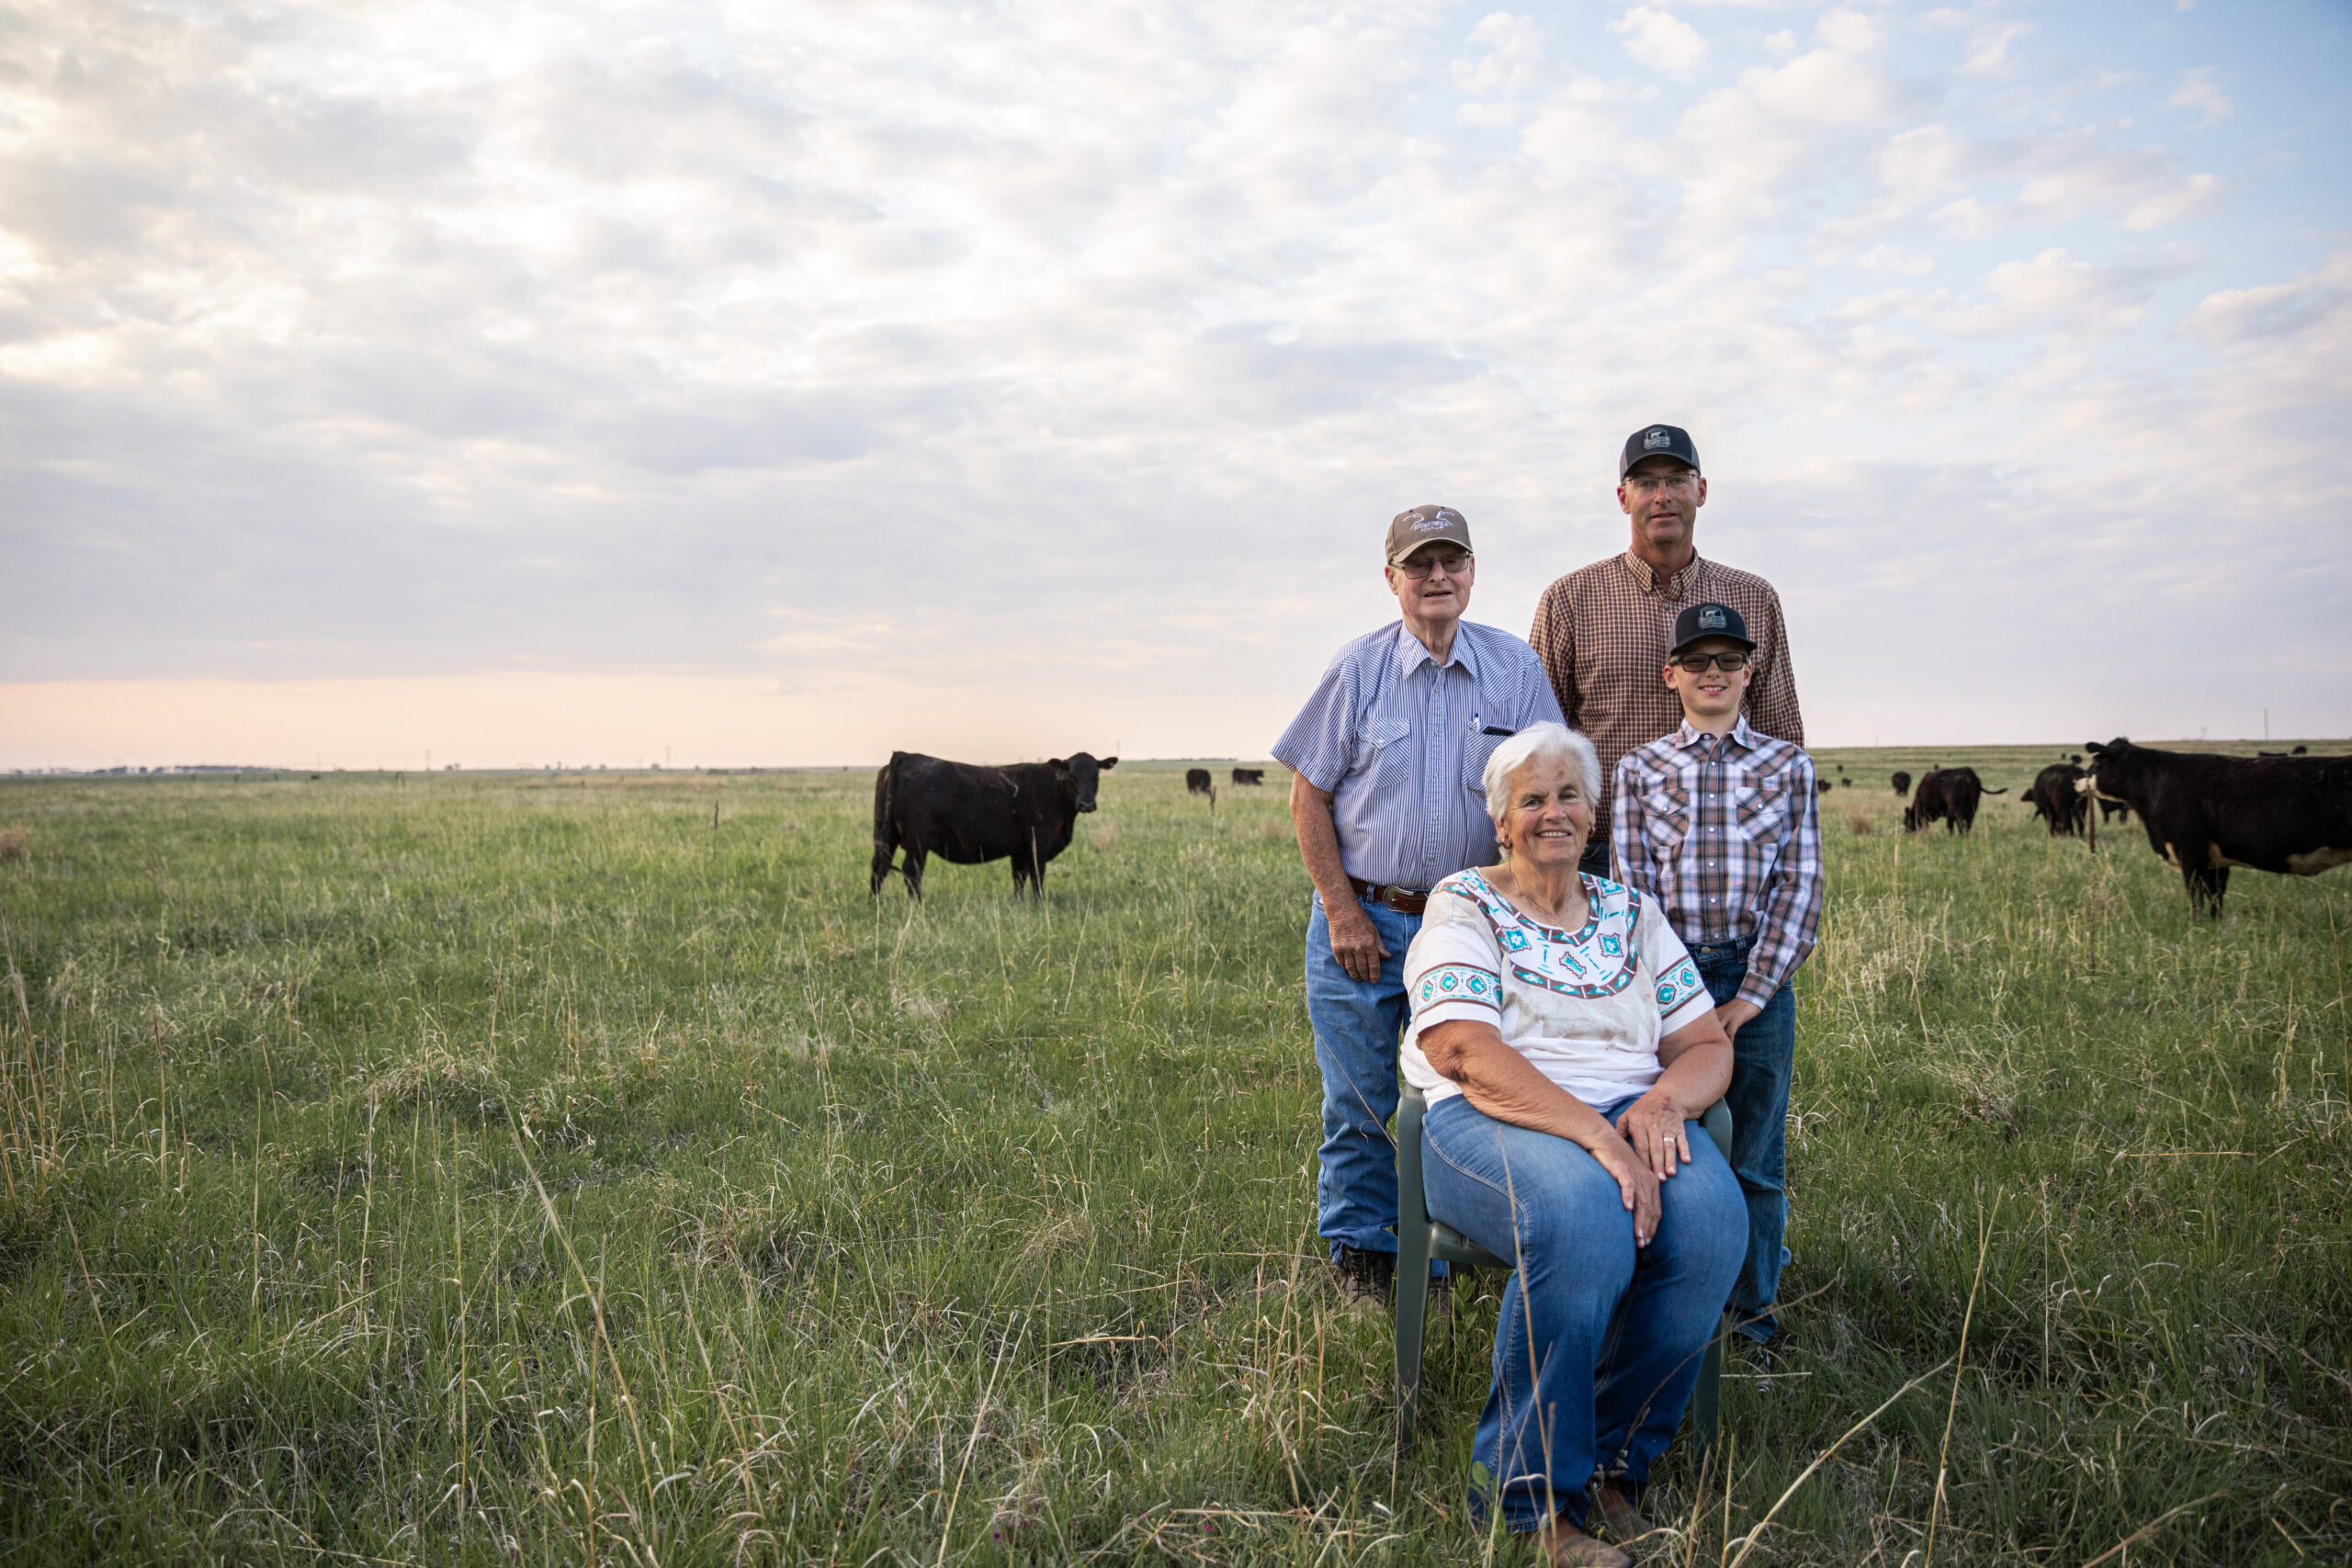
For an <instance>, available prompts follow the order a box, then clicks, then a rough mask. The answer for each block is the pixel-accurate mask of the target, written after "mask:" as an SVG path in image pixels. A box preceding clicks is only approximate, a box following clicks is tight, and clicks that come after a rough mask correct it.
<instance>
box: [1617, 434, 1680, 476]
mask: <svg viewBox="0 0 2352 1568" xmlns="http://www.w3.org/2000/svg"><path fill="white" fill-rule="evenodd" d="M1645 457H1671V458H1673V459H1674V460H1675V461H1676V462H1678V463H1688V464H1690V465H1691V469H1692V471H1693V472H1696V471H1698V468H1699V448H1698V447H1696V446H1692V445H1691V433H1690V432H1689V431H1687V430H1685V429H1683V428H1682V427H1681V426H1680V425H1679V424H1645V425H1644V426H1642V428H1641V429H1639V430H1637V431H1635V432H1634V434H1631V435H1628V436H1627V437H1625V449H1624V450H1623V452H1620V453H1619V454H1617V477H1618V478H1619V479H1623V478H1624V477H1625V476H1626V474H1627V473H1629V472H1631V471H1632V469H1633V467H1634V464H1636V463H1638V462H1640V461H1641V460H1642V459H1643V458H1645Z"/></svg>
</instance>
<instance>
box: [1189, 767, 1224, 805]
mask: <svg viewBox="0 0 2352 1568" xmlns="http://www.w3.org/2000/svg"><path fill="white" fill-rule="evenodd" d="M1184 793H1185V794H1186V795H1207V796H1208V797H1209V804H1210V805H1212V806H1214V805H1216V779H1214V778H1212V777H1210V776H1209V771H1208V770H1207V769H1206V768H1186V769H1185V770H1184Z"/></svg>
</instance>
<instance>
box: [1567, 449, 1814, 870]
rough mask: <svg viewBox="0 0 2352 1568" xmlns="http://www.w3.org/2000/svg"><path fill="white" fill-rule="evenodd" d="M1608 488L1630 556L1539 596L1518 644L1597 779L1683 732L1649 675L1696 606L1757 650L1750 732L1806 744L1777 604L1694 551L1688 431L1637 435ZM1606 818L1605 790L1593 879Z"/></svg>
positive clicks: (1695, 504)
mask: <svg viewBox="0 0 2352 1568" xmlns="http://www.w3.org/2000/svg"><path fill="white" fill-rule="evenodd" d="M1617 479H1618V482H1617V504H1618V505H1619V506H1621V507H1623V509H1624V512H1625V515H1626V516H1627V517H1629V518H1631V519H1632V520H1633V525H1634V539H1633V544H1632V547H1630V548H1628V549H1627V550H1626V551H1625V553H1624V554H1623V555H1618V556H1611V557H1610V558H1608V559H1607V560H1598V561H1595V562H1593V563H1592V564H1591V565H1590V566H1588V567H1584V568H1581V569H1579V570H1576V571H1572V572H1570V573H1568V574H1567V575H1566V577H1563V578H1560V579H1559V580H1558V581H1555V582H1554V583H1553V584H1552V586H1551V587H1549V588H1547V589H1545V590H1544V597H1543V599H1542V600H1541V601H1540V602H1539V603H1538V604H1536V606H1535V626H1534V629H1533V630H1532V631H1531V632H1529V633H1528V635H1527V640H1528V642H1529V643H1530V644H1531V645H1532V646H1533V648H1534V649H1535V651H1536V653H1537V655H1538V656H1539V657H1541V658H1542V659H1543V660H1544V672H1545V673H1546V674H1548V675H1549V676H1551V678H1552V690H1553V692H1554V693H1555V694H1556V695H1557V696H1558V697H1559V699H1560V711H1561V712H1562V713H1563V714H1565V715H1566V716H1567V720H1568V723H1569V725H1570V726H1571V727H1573V728H1577V729H1581V730H1583V731H1584V732H1585V733H1586V734H1587V735H1589V736H1590V737H1591V738H1592V744H1593V748H1594V750H1598V751H1599V752H1600V776H1601V778H1602V779H1603V780H1613V779H1614V778H1615V777H1616V773H1617V761H1618V759H1619V758H1621V757H1623V756H1624V754H1625V753H1626V752H1628V751H1631V750H1633V749H1634V747H1636V746H1645V745H1647V744H1648V743H1649V742H1651V741H1653V740H1656V739H1657V738H1658V737H1659V736H1661V735H1668V734H1671V733H1673V731H1674V730H1675V729H1676V728H1678V727H1679V725H1680V724H1681V723H1682V705H1681V701H1680V699H1679V698H1678V697H1677V696H1676V695H1675V694H1674V692H1673V690H1672V688H1670V687H1668V685H1667V684H1666V682H1663V681H1662V680H1660V679H1659V678H1658V671H1660V670H1663V669H1664V668H1665V667H1666V650H1667V644H1668V642H1669V641H1671V640H1672V637H1673V630H1674V617H1675V615H1677V614H1678V613H1679V611H1680V610H1681V609H1682V607H1683V606H1684V605H1686V604H1698V603H1700V602H1701V601H1702V600H1712V601H1713V602H1714V603H1716V604H1728V605H1730V606H1731V607H1732V608H1733V609H1735V610H1737V611H1738V612H1739V613H1740V615H1742V616H1743V617H1744V618H1745V619H1746V620H1747V632H1748V636H1749V637H1753V638H1754V639H1755V641H1756V651H1755V653H1754V655H1753V656H1752V663H1753V668H1754V670H1755V676H1754V679H1753V680H1752V681H1751V682H1749V684H1748V688H1747V723H1748V727H1749V728H1752V729H1756V730H1759V731H1761V732H1762V733H1764V734H1766V735H1772V736H1778V737H1779V738H1780V739H1783V740H1787V741H1792V742H1793V743H1795V744H1796V745H1799V746H1802V745H1804V715H1802V714H1801V713H1799V712H1798V711H1797V682H1796V671H1794V670H1792V668H1791V667H1790V664H1789V639H1788V630H1787V627H1786V626H1785V624H1784V623H1783V622H1782V620H1781V596H1780V595H1779V594H1778V593H1775V592H1772V585H1771V584H1770V583H1769V582H1767V581H1764V580H1763V579H1762V578H1760V577H1758V576H1756V575H1755V574H1754V573H1752V572H1746V571H1736V570H1733V569H1732V568H1730V567H1727V566H1724V565H1722V564H1720V563H1719V562H1716V561H1712V560H1704V559H1702V558H1700V556H1699V552H1698V551H1697V550H1696V549H1695V548H1694V547H1692V544H1691V536H1692V534H1693V532H1694V530H1695V529H1696V527H1697V525H1698V521H1699V508H1701V507H1702V506H1704V505H1705V504H1706V503H1707V481H1706V479H1705V478H1704V477H1703V476H1702V474H1701V473H1700V472H1699V449H1698V447H1696V446H1693V445H1691V434H1690V432H1688V431H1686V430H1683V429H1681V428H1680V427H1679V426H1677V425H1671V424H1651V425H1645V426H1644V427H1643V428H1641V429H1639V430H1637V431H1635V432H1634V434H1631V435H1629V436H1627V437H1626V438H1625V449H1624V451H1623V452H1622V453H1621V454H1619V456H1618V458H1617ZM1609 807H1610V796H1609V794H1608V793H1607V792H1606V790H1604V792H1603V794H1602V795H1601V797H1600V811H1599V812H1598V813H1597V814H1596V816H1595V817H1594V818H1593V824H1592V838H1591V840H1589V842H1588V844H1587V846H1586V849H1585V854H1584V869H1585V870H1587V871H1589V872H1590V873H1592V874H1594V875H1595V876H1607V875H1608V874H1609V837H1610V833H1609Z"/></svg>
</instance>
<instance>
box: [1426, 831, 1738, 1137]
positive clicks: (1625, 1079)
mask: <svg viewBox="0 0 2352 1568" xmlns="http://www.w3.org/2000/svg"><path fill="white" fill-rule="evenodd" d="M1584 890H1585V894H1586V897H1588V899H1589V902H1590V904H1591V906H1592V908H1593V911H1594V912H1593V914H1592V917H1591V919H1588V920H1587V921H1586V922H1585V925H1584V929H1583V930H1581V931H1562V930H1560V929H1559V928H1558V927H1555V926H1547V925H1544V923H1542V922H1541V921H1539V920H1536V919H1532V918H1531V917H1529V916H1527V915H1525V914H1522V913H1521V912H1520V910H1519V909H1518V908H1515V907H1513V905H1512V904H1511V902H1510V900H1509V899H1508V898H1505V897H1503V896H1502V895H1501V894H1500V893H1498V892H1496V891H1495V888H1494V885H1493V884H1492V883H1490V882H1488V881H1487V879H1486V878H1485V877H1483V876H1481V875H1479V874H1478V873H1477V872H1476V871H1475V870H1474V871H1464V872H1459V873H1456V874H1454V875H1453V876H1449V877H1447V878H1446V879H1445V880H1444V881H1443V882H1441V883H1439V884H1438V885H1437V887H1436V888H1435V890H1434V891H1432V892H1431V893H1430V902H1429V908H1428V909H1427V911H1426V912H1425V913H1424V914H1423V915H1422V918H1421V930H1420V934H1419V935H1418V936H1416V937H1414V938H1413V945H1412V947H1411V948H1410V949H1409V950H1408V952H1407V953H1406V954H1405V995H1406V998H1408V1000H1409V1001H1410V1002H1411V1003H1412V1008H1413V1022H1412V1027H1411V1028H1410V1029H1408V1030H1407V1031H1406V1032H1405V1044H1404V1049H1403V1051H1402V1053H1401V1061H1402V1063H1403V1066H1404V1069H1405V1080H1406V1081H1407V1082H1408V1083H1410V1084H1411V1085H1412V1086H1413V1087H1414V1088H1416V1089H1419V1090H1420V1091H1421V1093H1422V1095H1423V1096H1424V1097H1425V1098H1426V1099H1427V1100H1429V1102H1430V1104H1431V1105H1435V1104H1436V1103H1437V1102H1438V1101H1440V1100H1445V1099H1448V1098H1450V1097H1451V1096H1453V1095H1457V1094H1460V1093H1461V1092H1462V1089H1461V1086H1459V1085H1458V1084H1456V1083H1454V1082H1453V1080H1452V1079H1451V1078H1448V1077H1443V1076H1442V1075H1441V1074H1440V1073H1439V1072H1438V1070H1437V1069H1436V1068H1434V1067H1432V1066H1430V1062H1429V1058H1428V1057H1427V1056H1424V1055H1421V1044H1420V1040H1421V1031H1422V1030H1424V1029H1427V1028H1428V1027H1429V1026H1430V1025H1431V1024H1433V1023H1445V1022H1448V1021H1453V1020H1454V1019H1469V1020H1474V1021H1478V1022H1481V1023H1491V1024H1493V1025H1495V1027H1496V1028H1498V1030H1500V1031H1501V1032H1502V1037H1503V1040H1504V1043H1507V1044H1509V1045H1510V1047H1511V1048H1512V1049H1513V1050H1515V1051H1517V1052H1518V1053H1519V1054H1520V1055H1522V1056H1525V1057H1526V1058H1527V1059H1528V1060H1529V1061H1531V1062H1532V1063H1534V1064H1535V1068H1536V1070H1537V1071H1538V1072H1540V1073H1542V1074H1543V1075H1544V1077H1547V1078H1549V1079H1551V1080H1552V1081H1553V1082H1554V1083H1555V1084H1558V1085H1559V1086H1560V1087H1561V1088H1562V1089H1566V1090H1567V1091H1568V1092H1569V1093H1570V1094H1573V1095H1575V1096H1576V1097H1577V1099H1578V1100H1583V1101H1584V1102H1585V1103H1586V1104H1587V1105H1589V1106H1591V1107H1592V1108H1593V1109H1594V1110H1596V1111H1597V1110H1600V1109H1601V1108H1602V1107H1604V1106H1607V1105H1611V1104H1613V1103H1615V1102H1616V1101H1618V1100H1623V1099H1626V1098H1628V1097H1629V1096H1632V1095H1637V1094H1640V1093H1642V1092H1643V1091H1644V1090H1645V1089H1648V1088H1649V1087H1650V1085H1652V1084H1653V1083H1656V1082H1657V1076H1658V1073H1659V1072H1660V1070H1661V1069H1660V1067H1659V1066H1658V1060H1657V1043H1658V1041H1659V1040H1660V1039H1661V1038H1663V1037H1664V1036H1666V1035H1668V1034H1671V1033H1673V1032H1675V1031H1676V1030H1678V1029H1680V1028H1682V1027H1683V1026H1684V1025H1685V1024H1690V1023H1695V1022H1697V1021H1698V1020H1699V1018H1700V1017H1701V1015H1702V1014H1704V1013H1706V1012H1708V1011H1710V1010H1713V1007H1714V1005H1715V1003H1714V998H1713V997H1711V996H1709V995H1708V993H1707V987H1705V986H1704V985H1702V983H1701V982H1700V979H1699V966H1698V965H1697V964H1695V963H1693V962H1692V961H1691V953H1690V951H1689V950H1688V949H1687V948H1685V947H1684V946H1683V945H1682V941H1681V939H1680V938H1679V937H1677V936H1676V935H1675V934H1674V931H1673V930H1672V928H1670V927H1669V926H1668V924H1667V923H1666V917H1665V916H1664V915H1662V914H1661V913H1660V912H1659V911H1658V907H1657V900H1656V899H1654V898H1645V897H1643V896H1642V895H1641V894H1640V893H1638V892H1636V891H1635V890H1634V889H1633V888H1631V887H1627V886H1624V885H1623V884H1622V883H1616V882H1610V881H1607V880H1605V879H1603V878H1601V877H1598V876H1592V875H1589V874H1588V875H1587V876H1586V877H1585V878H1584Z"/></svg>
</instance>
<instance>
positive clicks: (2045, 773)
mask: <svg viewBox="0 0 2352 1568" xmlns="http://www.w3.org/2000/svg"><path fill="white" fill-rule="evenodd" d="M2082 777H2083V770H2082V769H2080V768H2078V767H2076V766H2075V764H2074V763H2072V762H2052V763H2051V764H2050V765H2049V766H2048V767H2046V768H2044V769H2042V770H2041V772H2040V773H2036V774H2034V775H2033V783H2032V784H2029V785H2027V786H2026V792H2025V795H2024V796H2023V799H2024V802H2025V804H2026V805H2028V806H2030V807H2033V814H2034V815H2035V816H2037V817H2039V818H2041V819H2042V820H2043V821H2044V822H2047V823H2048V824H2049V825H2050V836H2051V837H2052V838H2053V839H2054V838H2056V837H2058V836H2059V835H2060V834H2062V833H2064V834H2067V835H2069V836H2071V837H2074V838H2080V837H2081V836H2082V833H2083V829H2084V828H2085V826H2086V825H2087V823H2088V822H2089V820H2090V815H2091V803H2090V802H2089V801H2087V800H2086V799H2085V798H2083V794H2082V791H2081V790H2080V789H2079V788H2077V787H2076V786H2077V784H2079V783H2080V781H2081V780H2082Z"/></svg>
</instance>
